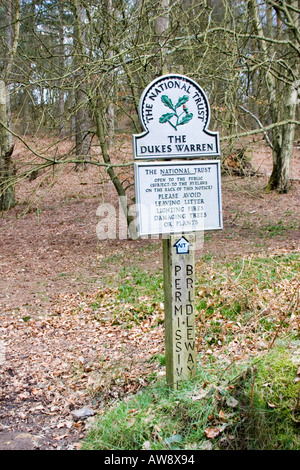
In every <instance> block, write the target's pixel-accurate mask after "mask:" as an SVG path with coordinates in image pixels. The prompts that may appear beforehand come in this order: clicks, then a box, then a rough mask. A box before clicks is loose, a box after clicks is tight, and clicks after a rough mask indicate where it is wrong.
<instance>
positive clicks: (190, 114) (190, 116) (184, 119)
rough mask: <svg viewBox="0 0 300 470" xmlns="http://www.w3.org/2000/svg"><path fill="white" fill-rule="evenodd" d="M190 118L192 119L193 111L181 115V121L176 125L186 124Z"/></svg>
mask: <svg viewBox="0 0 300 470" xmlns="http://www.w3.org/2000/svg"><path fill="white" fill-rule="evenodd" d="M191 119H193V113H188V114H186V115H185V116H183V118H182V119H181V121H179V123H178V124H177V125H178V126H181V125H182V124H186V123H187V122H189V121H190V120H191Z"/></svg>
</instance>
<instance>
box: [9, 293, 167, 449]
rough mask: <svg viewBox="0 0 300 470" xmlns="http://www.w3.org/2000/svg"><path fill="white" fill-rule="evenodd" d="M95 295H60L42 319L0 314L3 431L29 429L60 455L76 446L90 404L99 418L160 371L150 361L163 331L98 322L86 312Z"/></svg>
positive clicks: (22, 310) (92, 313)
mask: <svg viewBox="0 0 300 470" xmlns="http://www.w3.org/2000/svg"><path fill="white" fill-rule="evenodd" d="M98 294H99V292H98ZM96 295H97V293H95V294H90V296H88V295H85V296H83V295H81V294H74V295H69V296H67V295H63V296H61V297H60V298H58V299H57V301H56V304H55V309H53V310H51V309H49V313H48V315H42V316H38V315H35V316H34V315H31V318H30V319H27V320H26V322H25V321H24V320H23V319H22V318H24V317H28V316H29V315H27V309H26V308H20V309H19V310H17V311H13V312H10V314H9V315H1V323H0V325H1V326H0V333H1V338H2V339H3V344H5V360H4V361H3V363H2V364H1V365H0V367H1V378H0V397H1V400H2V414H1V423H3V425H5V424H6V423H12V422H13V423H14V425H15V426H18V427H19V426H24V427H25V426H27V425H28V423H31V425H30V427H31V429H32V428H33V429H34V428H36V429H37V430H38V434H39V435H40V437H43V438H44V439H49V441H52V442H53V440H54V441H55V442H56V443H57V444H56V445H55V448H57V446H59V447H60V448H63V446H66V445H67V444H66V443H67V442H68V441H72V440H73V441H74V440H75V441H78V435H79V434H80V433H82V430H83V429H84V427H85V422H86V420H88V419H89V417H91V416H92V415H93V413H94V412H93V411H92V410H93V404H94V403H95V404H96V406H97V412H99V411H101V408H102V407H105V405H106V403H109V401H112V400H115V399H116V398H119V397H122V396H123V395H124V394H125V393H134V392H136V391H137V390H138V389H139V388H140V387H142V386H144V385H145V384H146V383H147V379H148V377H149V376H150V374H151V373H152V372H153V371H154V370H156V369H157V367H160V365H158V363H155V362H153V361H149V359H150V358H151V357H152V356H153V355H155V354H158V352H159V353H162V349H163V343H164V337H163V332H162V327H161V326H159V327H157V328H155V329H150V328H148V327H147V328H144V329H141V328H140V325H136V326H135V327H133V328H132V329H131V330H125V329H124V328H123V327H122V326H120V325H112V324H111V322H108V323H107V324H105V322H101V321H98V320H97V319H95V311H94V310H93V308H91V307H90V305H91V304H92V303H93V298H94V296H96ZM104 296H105V293H104ZM53 313H54V314H53ZM106 315H107V312H106ZM142 330H143V331H142ZM157 371H160V369H159V368H158V369H157ZM81 412H82V413H83V414H82V415H80V416H77V415H78V413H79V414H80V413H81ZM71 423H72V425H71ZM57 430H60V431H63V432H62V433H60V434H59V435H57V434H56V432H57Z"/></svg>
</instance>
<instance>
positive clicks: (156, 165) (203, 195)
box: [134, 160, 223, 236]
mask: <svg viewBox="0 0 300 470" xmlns="http://www.w3.org/2000/svg"><path fill="white" fill-rule="evenodd" d="M134 173H135V192H136V204H137V226H138V234H139V236H146V235H160V234H170V233H184V232H197V231H202V230H218V229H222V228H223V227H222V201H221V176H220V161H219V160H192V161H183V162H182V161H171V162H135V163H134Z"/></svg>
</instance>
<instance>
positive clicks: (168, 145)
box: [133, 74, 220, 159]
mask: <svg viewBox="0 0 300 470" xmlns="http://www.w3.org/2000/svg"><path fill="white" fill-rule="evenodd" d="M139 115H140V120H141V123H142V125H143V127H144V129H145V131H144V132H143V133H142V134H137V135H133V149H134V158H136V159H149V158H164V159H166V158H176V157H180V158H186V157H199V156H205V157H206V158H211V157H215V156H219V155H220V146H219V134H218V132H211V131H209V130H208V129H207V127H208V125H209V121H210V108H209V103H208V100H207V97H206V95H205V93H204V91H203V90H202V89H201V88H200V86H199V85H198V84H197V83H196V82H194V81H193V80H191V79H190V78H188V77H185V76H184V75H177V74H170V75H165V76H162V77H159V78H157V79H156V80H154V81H153V82H151V83H150V84H149V85H148V87H147V88H146V89H145V91H144V93H143V94H142V96H141V99H140V104H139Z"/></svg>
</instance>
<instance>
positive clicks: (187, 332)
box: [163, 233, 197, 389]
mask: <svg viewBox="0 0 300 470" xmlns="http://www.w3.org/2000/svg"><path fill="white" fill-rule="evenodd" d="M194 245H195V234H193V233H189V234H185V235H184V237H181V236H180V235H179V236H178V235H177V236H176V235H170V237H169V238H167V239H163V266H164V296H165V299H164V306H165V354H166V374H167V384H168V386H169V387H170V388H173V389H175V388H178V386H179V382H180V380H187V379H191V378H192V377H194V376H195V374H196V362H197V351H196V337H195V336H196V335H195V308H194V300H195V255H194Z"/></svg>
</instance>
